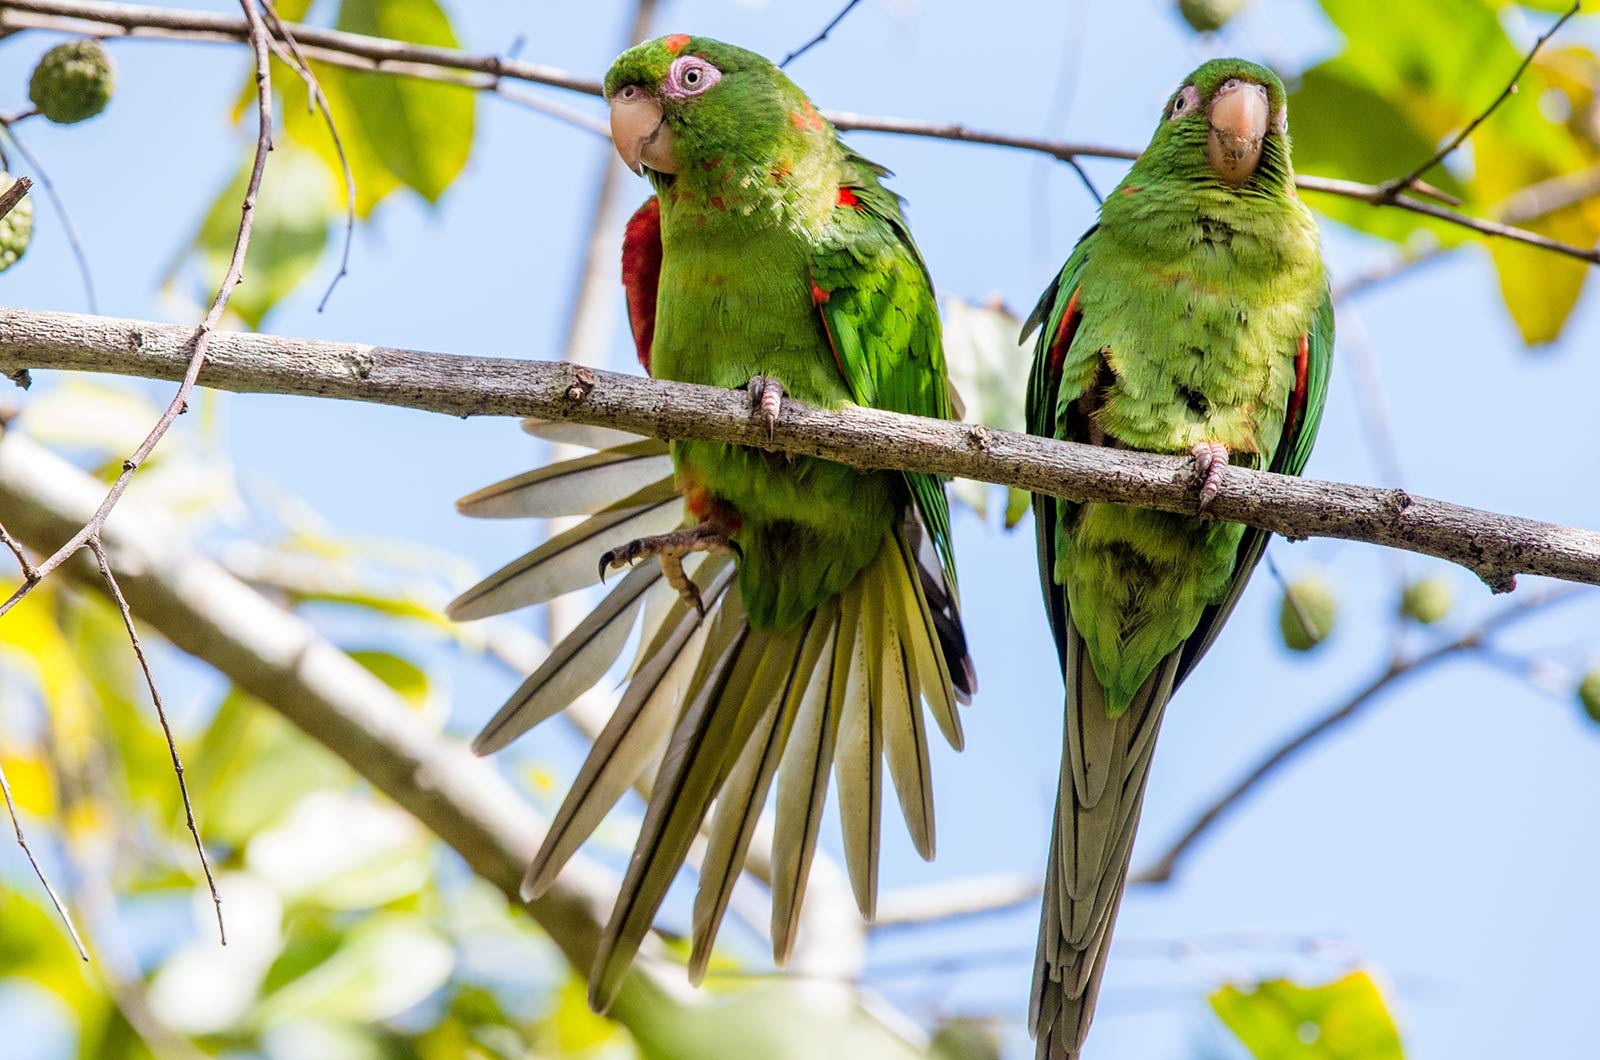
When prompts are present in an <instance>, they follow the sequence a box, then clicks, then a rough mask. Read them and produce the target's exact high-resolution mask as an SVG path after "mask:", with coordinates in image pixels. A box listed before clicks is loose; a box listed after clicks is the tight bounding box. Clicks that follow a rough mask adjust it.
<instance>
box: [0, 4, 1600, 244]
mask: <svg viewBox="0 0 1600 1060" xmlns="http://www.w3.org/2000/svg"><path fill="white" fill-rule="evenodd" d="M285 25H286V28H287V29H288V31H289V32H291V33H292V34H293V35H294V36H295V38H296V39H297V40H298V41H299V42H300V45H301V48H302V50H303V51H304V52H305V54H306V55H307V56H309V57H310V58H313V59H320V60H322V61H324V62H331V63H336V64H339V65H345V66H352V67H355V68H357V69H363V70H377V71H381V72H384V73H389V74H395V75H398V76H403V77H424V78H429V79H433V80H451V78H448V77H444V78H441V77H440V71H462V72H465V73H469V74H479V75H484V76H482V77H481V78H470V77H468V78H459V79H458V83H460V84H463V85H465V86H467V87H470V88H477V89H481V90H484V91H499V86H500V83H501V81H502V79H505V78H510V79H512V80H518V81H527V82H530V83H533V84H540V85H547V86H549V87H552V88H560V89H565V90H567V91H571V92H581V93H584V94H587V95H591V96H598V95H599V94H600V87H601V86H600V82H598V81H595V80H593V79H590V78H585V77H580V76H578V75H577V74H574V73H571V72H569V71H567V70H562V69H560V68H558V67H553V66H544V65H540V64H537V63H527V62H521V61H519V60H513V59H502V58H501V57H500V56H498V55H479V54H474V53H471V52H465V51H459V50H456V49H453V48H435V47H430V46H427V45H421V44H407V43H405V42H403V41H395V40H389V39H387V38H383V37H367V36H363V35H361V34H358V33H345V32H343V31H340V30H330V29H323V28H320V27H317V26H307V25H303V24H295V23H286V24H285ZM20 29H51V30H61V31H67V32H79V33H90V34H97V35H100V36H111V37H116V36H125V37H133V38H154V39H164V40H172V39H181V40H201V41H241V40H244V39H246V35H247V34H246V26H245V24H244V22H243V21H241V20H239V19H231V18H227V17H225V16H222V15H212V14H206V13H201V12H190V11H180V10H173V9H168V8H158V7H145V6H142V5H135V4H119V3H108V2H104V0H83V2H72V0H0V34H3V33H5V32H7V31H14V30H20ZM823 114H824V116H825V117H827V118H828V119H829V120H830V121H832V122H833V124H834V125H836V126H837V127H838V128H840V129H842V130H846V131H850V130H857V131H862V132H881V133H892V134H896V135H900V136H917V137H924V138H930V139H935V140H953V141H959V142H962V143H972V144H986V145H989V146H991V147H1006V148H1014V149H1018V150H1024V151H1034V152H1037V153H1040V154H1044V155H1048V156H1050V157H1052V158H1057V159H1060V160H1062V161H1064V162H1068V161H1072V160H1075V159H1078V158H1120V159H1132V158H1137V157H1138V155H1139V152H1137V151H1133V150H1129V149H1127V148H1122V147H1107V146H1101V145H1094V144H1076V143H1067V142H1064V141H1058V140H1050V139H1046V138H1042V137H1031V136H1016V135H1012V134H1010V133H998V132H988V131H984V130H979V129H970V128H968V127H966V126H964V125H959V124H952V123H948V122H932V121H919V120H914V119H907V118H891V117H876V116H869V115H863V114H852V113H848V112H842V111H823ZM584 124H586V125H587V123H584ZM1297 183H1298V184H1299V187H1300V188H1301V189H1303V190H1305V191H1314V192H1322V193H1325V194H1329V195H1339V196H1342V197H1344V198H1349V199H1359V200H1360V201H1362V202H1365V203H1368V204H1370V205H1372V206H1374V207H1375V208H1392V209H1401V210H1407V211H1410V212H1412V213H1418V214H1423V215H1425V216H1428V217H1432V218H1435V219H1437V220H1441V221H1445V222H1448V223H1450V224H1454V225H1459V226H1461V227H1463V228H1469V229H1471V230H1473V231H1475V232H1478V233H1480V234H1482V235H1486V236H1492V237H1496V238H1501V239H1509V240H1513V241H1515V242H1519V243H1526V244H1528V245H1529V246H1534V247H1538V248H1540V249H1542V250H1548V251H1550V252H1552V253H1556V254H1563V255H1566V256H1567V257H1572V258H1576V259H1578V260H1579V261H1584V262H1588V263H1590V264H1595V263H1600V250H1595V249H1592V248H1585V247H1577V246H1572V245H1570V244H1566V243H1561V242H1558V241H1557V240H1553V239H1550V238H1548V237H1546V236H1542V235H1539V234H1538V233H1536V232H1530V231H1527V230H1526V229H1522V228H1517V227H1514V226H1511V225H1507V224H1501V223H1497V222H1493V221H1485V220H1480V219H1479V218H1476V217H1469V216H1467V215H1466V214H1462V213H1458V212H1456V211H1453V210H1448V209H1445V208H1444V207H1441V206H1436V205H1434V204H1432V203H1427V202H1422V201H1420V200H1418V199H1416V198H1413V197H1411V196H1408V195H1401V194H1396V195H1394V196H1393V197H1392V198H1391V197H1388V196H1387V194H1386V192H1385V188H1386V186H1387V185H1382V184H1362V183H1359V182H1357V181H1349V180H1336V179H1332V178H1328V177H1316V176H1300V177H1299V178H1297ZM1405 187H1407V188H1409V189H1410V190H1413V191H1416V192H1418V193H1420V194H1424V195H1427V194H1431V189H1429V188H1428V187H1427V186H1426V185H1424V184H1422V183H1421V182H1420V181H1411V182H1409V183H1408V184H1406V185H1405Z"/></svg>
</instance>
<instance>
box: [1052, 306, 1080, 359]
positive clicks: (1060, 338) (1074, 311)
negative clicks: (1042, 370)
mask: <svg viewBox="0 0 1600 1060" xmlns="http://www.w3.org/2000/svg"><path fill="white" fill-rule="evenodd" d="M1079 290H1081V288H1079V289H1074V290H1073V292H1072V297H1071V298H1069V299H1067V311H1066V312H1065V313H1062V314H1061V323H1060V324H1059V325H1057V326H1056V337H1055V341H1054V342H1052V343H1051V344H1050V374H1051V376H1054V377H1059V376H1060V375H1061V362H1062V361H1064V360H1066V358H1067V350H1068V349H1069V348H1070V347H1071V346H1072V339H1073V336H1075V335H1076V334H1077V333H1078V322H1079V321H1080V320H1082V319H1083V315H1082V314H1081V313H1079V312H1078V291H1079Z"/></svg>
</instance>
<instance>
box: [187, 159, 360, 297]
mask: <svg viewBox="0 0 1600 1060" xmlns="http://www.w3.org/2000/svg"><path fill="white" fill-rule="evenodd" d="M249 167H250V161H249V160H248V159H247V160H246V162H245V164H244V168H242V169H241V170H240V172H239V174H238V176H236V177H235V178H234V179H233V181H232V182H230V183H229V185H228V186H227V187H226V188H224V189H223V191H222V193H221V194H220V195H219V196H218V197H217V200H216V202H215V203H213V204H212V206H211V210H210V211H209V212H208V213H207V214H206V218H205V220H204V221H203V222H201V225H200V231H199V232H198V233H197V234H196V236H195V241H194V249H195V250H196V251H197V252H198V253H199V257H200V261H201V263H202V265H203V266H204V269H203V275H204V277H205V283H206V285H207V289H208V291H209V290H214V289H215V287H216V285H217V284H219V283H220V282H221V281H222V275H223V272H224V271H225V270H226V269H227V266H228V260H229V258H230V257H231V256H232V254H233V244H234V238H235V236H236V234H237V232H238V228H239V215H240V206H241V204H242V203H243V202H244V193H245V189H246V188H247V187H248V185H249V177H250V168H249ZM341 202H342V196H340V195H339V194H338V192H337V188H336V185H335V183H334V181H333V180H332V178H331V177H330V176H329V173H328V170H327V167H326V166H324V165H323V164H322V162H321V161H320V160H319V159H318V158H317V156H316V155H315V154H313V153H312V152H310V151H308V150H306V149H305V148H303V147H300V146H298V145H297V144H295V142H294V141H287V142H285V143H282V144H279V145H278V149H277V150H275V151H274V152H273V153H272V155H271V156H270V157H269V159H268V161H267V169H266V173H265V175H264V177H263V179H262V184H261V193H260V195H258V196H257V199H256V219H255V229H254V233H253V235H252V236H251V239H250V250H249V257H248V258H247V259H246V261H245V266H244V282H243V283H242V284H240V285H239V287H237V288H236V289H235V290H234V292H233V296H232V298H231V300H230V301H229V302H228V306H229V308H230V309H231V310H232V311H233V312H234V313H237V314H238V315H239V316H240V317H241V318H242V319H243V320H244V321H245V322H246V323H247V324H249V325H250V326H251V327H253V328H255V327H260V326H261V321H262V319H263V318H264V317H265V316H266V315H267V313H268V312H269V311H270V310H271V309H272V307H273V306H275V305H277V303H278V302H279V301H280V300H281V299H282V298H283V297H284V296H285V295H287V294H288V293H289V292H290V291H292V290H294V289H295V287H296V286H298V285H299V283H300V282H301V281H302V280H304V279H305V278H306V277H307V276H308V275H309V274H310V273H311V270H312V269H314V268H316V265H317V262H318V261H319V260H320V259H321V258H322V252H323V249H324V248H325V247H326V246H327V242H328V225H329V223H330V221H331V220H332V219H333V217H334V216H335V211H336V210H337V208H338V205H339V204H340V203H341ZM168 279H169V280H170V279H172V277H171V276H170V275H169V277H168ZM207 300H208V301H209V294H208V295H207Z"/></svg>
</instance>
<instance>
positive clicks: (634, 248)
mask: <svg viewBox="0 0 1600 1060" xmlns="http://www.w3.org/2000/svg"><path fill="white" fill-rule="evenodd" d="M660 288H661V203H660V201H659V200H657V199H656V197H655V196H654V195H652V196H650V198H648V199H646V200H645V203H644V205H643V206H641V207H639V209H638V210H636V211H634V214H633V216H632V217H630V218H628V226H627V227H626V228H625V229H624V230H623V233H622V289H623V291H624V292H626V294H627V298H628V323H629V324H630V325H632V327H633V344H634V347H635V348H636V349H637V350H638V353H639V363H640V364H642V365H644V370H645V371H646V372H648V371H650V345H651V343H653V342H654V341H655V335H656V294H657V292H658V291H659V290H660Z"/></svg>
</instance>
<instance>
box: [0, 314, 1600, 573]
mask: <svg viewBox="0 0 1600 1060" xmlns="http://www.w3.org/2000/svg"><path fill="white" fill-rule="evenodd" d="M190 334H191V333H190V332H189V331H188V330H187V329H186V328H183V327H181V326H178V325H171V324H156V323H150V322H145V321H137V320H119V319H115V318H110V317H89V316H82V315H79V314H73V313H44V312H34V311H29V310H21V309H3V308H0V374H4V375H10V374H13V373H16V372H20V371H24V370H27V369H30V368H39V369H44V368H57V369H68V370H74V371H92V372H111V373H117V374H124V375H134V376H140V377H144V378H151V379H170V378H174V377H176V376H178V375H179V374H181V373H182V372H183V371H184V370H185V369H186V367H187V366H188V362H189V358H188V350H187V349H186V346H187V342H188V339H189V337H190ZM201 382H202V383H203V385H206V386H210V387H215V388H218V389H222V390H233V391H238V392H242V393H279V394H299V395H306V396H313V397H331V398H343V399H347V400H354V401H370V402H375V403H379V404H387V405H397V406H401V407H405V408H412V409H419V410H423V411H429V412H439V413H445V414H448V415H454V416H491V415H497V416H536V417H540V418H544V419H555V420H571V421H574V422H578V423H588V424H594V425H599V426H605V427H612V428H616V429H619V430H623V431H628V432H632V433H635V434H646V435H653V436H656V437H660V438H694V439H702V440H707V441H719V442H728V443H733V444H737V445H748V446H752V447H754V448H759V449H769V450H777V451H781V452H787V453H793V454H797V455H802V456H817V457H822V458H824V459H828V460H834V461H838V462H840V463H844V464H849V465H852V466H856V467H862V468H882V469H895V470H917V471H927V472H933V473H936V474H941V475H952V476H957V477H960V478H971V479H976V480H979V481H983V482H993V483H998V484H1000V485H1006V486H1015V487H1017V488H1019V489H1025V490H1032V491H1035V492H1040V493H1049V494H1053V495H1056V496H1062V497H1068V498H1070V499H1073V500H1079V501H1102V502H1109V503H1114V504H1129V505H1134V506H1137V507H1144V508H1155V509H1158V510H1161V511H1169V512H1178V513H1182V514H1188V513H1192V512H1193V511H1194V510H1195V505H1196V500H1197V487H1196V480H1195V476H1194V466H1193V461H1192V460H1191V459H1189V458H1187V457H1175V456H1156V455H1152V454H1149V453H1140V452H1135V451H1132V450H1120V449H1107V448H1102V447H1098V446H1089V445H1079V444H1076V443H1073V442H1059V441H1054V440H1052V439H1047V438H1035V437H1031V436H1029V435H1025V434H1017V433H1015V432H1012V431H1001V430H995V429H992V428H987V427H983V426H978V425H968V424H962V423H951V422H947V421H943V420H932V419H922V418H919V417H916V416H904V415H900V414H898V413H893V412H883V411H879V410H876V409H865V408H856V407H853V406H852V407H846V408H842V409H839V410H836V411H831V412H829V411H823V410H819V409H812V408H807V407H806V406H804V405H801V404H799V403H797V402H793V401H789V402H785V403H784V406H783V412H782V416H781V417H780V419H779V421H778V425H777V429H776V431H775V432H774V434H773V435H772V437H771V438H770V439H769V437H768V435H767V431H766V428H765V424H764V423H763V422H762V421H761V420H760V418H759V417H756V418H753V417H752V416H751V415H750V407H749V399H748V397H747V395H746V394H745V392H744V391H743V390H742V389H741V390H737V391H734V390H721V389H717V388H715V387H705V386H695V385H693V384H689V383H671V382H665V381H663V380H658V379H647V378H643V377H640V376H633V375H622V374H617V373H611V372H602V371H598V370H595V369H590V368H585V367H582V366H578V365H571V364H565V363H561V362H548V361H521V360H509V359H496V358H487V357H462V356H453V355H449V354H437V353H419V352H416V351H411V350H403V349H394V348H388V347H377V346H367V345H359V344H351V343H339V342H321V341H313V340H307V339H289V338H279V337H275V336H270V335H256V334H242V333H231V332H218V333H216V335H215V337H214V340H213V343H212V346H211V352H210V353H209V355H208V357H207V361H206V365H205V369H204V371H203V372H202V375H201ZM1209 510H1210V512H1211V513H1212V514H1214V515H1215V516H1216V517H1217V518H1219V519H1227V520H1231V521H1234V522H1240V523H1247V524H1249V525H1251V526H1259V527H1261V528H1263V529H1266V530H1270V531H1272V532H1273V533H1277V534H1281V535H1283V536H1285V537H1289V538H1306V537H1338V538H1345V539H1349V540H1355V541H1366V542H1370V543H1372V544H1379V545H1388V546H1391V547H1394V548H1401V549H1406V550H1408V551H1412V552H1420V553H1423V554H1425V555H1430V556H1437V557H1439V558H1441V559H1447V560H1450V561H1451V562H1454V563H1459V564H1460V565H1462V566H1464V567H1466V568H1468V569H1469V570H1472V571H1473V572H1474V573H1476V574H1477V575H1478V576H1479V577H1480V578H1482V579H1483V580H1484V581H1485V582H1487V583H1488V584H1489V585H1490V587H1491V588H1494V589H1496V590H1499V591H1505V590H1509V589H1510V588H1512V587H1513V586H1514V584H1515V576H1516V575H1517V574H1518V573H1527V574H1538V575H1547V576H1549V577H1553V578H1561V579H1565V580H1567V581H1575V582H1584V583H1588V584H1600V533H1597V532H1595V531H1592V530H1583V529H1577V528H1572V527H1563V526H1557V525H1554V524H1551V523H1544V522H1538V521H1535V520H1532V519H1524V518H1518V517H1514V516H1507V515H1499V514H1496V513H1493V512H1485V511H1481V510H1478V509H1474V508H1466V507H1461V506H1459V505H1454V504H1448V503H1445V502H1442V501H1435V500H1428V499H1425V498H1421V497H1412V496H1410V495H1409V494H1407V493H1405V492H1403V491H1401V490H1393V489H1390V490H1378V489H1371V488H1366V487H1361V486H1353V485H1346V484H1343V483H1333V482H1321V481H1315V480H1311V479H1299V478H1292V477H1289V476H1285V475H1275V474H1270V473H1267V472H1261V471H1251V470H1248V469H1245V468H1241V467H1230V468H1229V469H1228V472H1227V475H1226V479H1225V481H1224V483H1223V487H1222V492H1221V493H1220V494H1219V495H1218V497H1217V498H1216V500H1215V501H1213V502H1212V504H1211V506H1210V509H1209Z"/></svg>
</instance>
